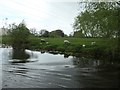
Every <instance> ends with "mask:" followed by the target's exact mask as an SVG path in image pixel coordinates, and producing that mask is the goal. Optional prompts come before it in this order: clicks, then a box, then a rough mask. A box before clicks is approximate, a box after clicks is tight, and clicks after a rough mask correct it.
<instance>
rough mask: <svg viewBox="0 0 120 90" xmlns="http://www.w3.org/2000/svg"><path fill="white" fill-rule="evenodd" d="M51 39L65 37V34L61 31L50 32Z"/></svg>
mask: <svg viewBox="0 0 120 90" xmlns="http://www.w3.org/2000/svg"><path fill="white" fill-rule="evenodd" d="M49 36H50V37H64V32H63V31H62V30H60V29H58V30H54V31H52V32H50V35H49Z"/></svg>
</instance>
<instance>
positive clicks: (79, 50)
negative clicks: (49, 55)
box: [2, 2, 120, 60]
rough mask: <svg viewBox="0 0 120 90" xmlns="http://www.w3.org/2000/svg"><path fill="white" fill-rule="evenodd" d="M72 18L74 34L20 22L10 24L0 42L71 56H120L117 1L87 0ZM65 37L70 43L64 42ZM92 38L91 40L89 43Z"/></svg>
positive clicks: (109, 57) (17, 48) (22, 48)
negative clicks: (31, 26) (30, 26)
mask: <svg viewBox="0 0 120 90" xmlns="http://www.w3.org/2000/svg"><path fill="white" fill-rule="evenodd" d="M83 4H84V6H85V7H84V8H85V9H84V10H83V12H81V13H80V14H79V15H78V16H77V17H76V18H75V22H74V25H73V27H74V34H73V36H69V37H67V36H66V35H65V34H64V32H63V31H62V30H60V29H58V30H54V31H51V32H49V31H47V30H46V29H42V30H41V31H40V32H39V34H38V33H37V31H36V29H30V30H28V28H27V27H26V25H25V24H24V23H20V24H19V25H12V26H11V28H10V29H9V33H8V35H7V36H3V39H2V40H3V43H4V44H8V45H11V46H12V47H13V49H14V50H17V51H19V50H23V51H24V50H25V49H31V50H40V51H49V52H51V51H52V52H54V53H64V54H67V55H73V56H74V55H75V56H89V57H95V58H102V59H103V58H105V59H106V58H107V59H109V60H110V59H112V60H119V59H120V47H119V46H120V27H119V26H120V25H119V22H120V18H119V17H120V8H119V2H87V3H82V4H81V3H80V5H83ZM64 40H68V41H69V42H70V43H69V44H66V43H64ZM92 42H94V44H93V43H92Z"/></svg>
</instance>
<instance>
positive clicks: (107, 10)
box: [73, 2, 119, 38]
mask: <svg viewBox="0 0 120 90" xmlns="http://www.w3.org/2000/svg"><path fill="white" fill-rule="evenodd" d="M80 4H81V3H80ZM84 6H85V7H84V8H85V10H84V11H83V12H81V13H80V14H79V15H78V16H77V17H76V18H75V22H74V25H73V27H74V29H75V30H79V31H81V32H82V33H83V34H84V35H85V37H107V38H111V37H117V33H118V27H117V24H118V18H119V16H118V15H117V13H118V9H117V7H118V5H117V4H116V2H87V3H84Z"/></svg>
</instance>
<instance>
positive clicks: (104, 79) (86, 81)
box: [0, 48, 119, 88]
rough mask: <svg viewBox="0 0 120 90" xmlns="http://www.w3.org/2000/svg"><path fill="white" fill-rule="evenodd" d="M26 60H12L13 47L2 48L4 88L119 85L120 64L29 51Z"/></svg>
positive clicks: (0, 56)
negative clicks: (21, 61)
mask: <svg viewBox="0 0 120 90" xmlns="http://www.w3.org/2000/svg"><path fill="white" fill-rule="evenodd" d="M26 53H28V54H29V55H30V58H29V59H28V60H29V61H30V62H27V63H11V62H12V61H13V60H12V57H11V56H12V49H11V48H4V49H3V48H0V58H1V59H0V60H2V88H87V87H92V88H94V87H95V88H100V87H102V88H116V87H119V64H118V63H116V62H112V61H107V60H106V61H105V60H104V61H103V60H93V59H86V58H84V57H81V58H76V57H73V56H69V57H68V58H64V55H60V54H57V55H53V54H49V53H44V54H42V53H41V52H37V51H30V50H26Z"/></svg>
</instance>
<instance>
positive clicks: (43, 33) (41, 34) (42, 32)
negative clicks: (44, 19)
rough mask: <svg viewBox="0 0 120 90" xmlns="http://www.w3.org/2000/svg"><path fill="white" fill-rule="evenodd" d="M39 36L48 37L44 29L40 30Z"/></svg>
mask: <svg viewBox="0 0 120 90" xmlns="http://www.w3.org/2000/svg"><path fill="white" fill-rule="evenodd" d="M39 35H40V36H41V37H48V36H49V32H48V31H47V30H46V29H42V30H40V33H39Z"/></svg>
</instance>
